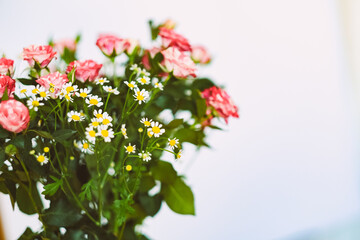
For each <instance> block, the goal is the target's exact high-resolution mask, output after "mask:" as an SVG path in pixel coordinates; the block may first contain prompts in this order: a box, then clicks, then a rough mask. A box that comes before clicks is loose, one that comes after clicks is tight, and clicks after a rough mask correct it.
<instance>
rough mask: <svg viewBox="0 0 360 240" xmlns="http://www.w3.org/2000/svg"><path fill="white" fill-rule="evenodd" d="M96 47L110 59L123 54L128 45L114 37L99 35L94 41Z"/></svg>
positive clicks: (126, 42) (123, 40)
mask: <svg viewBox="0 0 360 240" xmlns="http://www.w3.org/2000/svg"><path fill="white" fill-rule="evenodd" d="M96 46H98V47H99V48H100V50H101V51H102V52H103V53H104V54H105V55H106V56H108V57H110V56H117V55H119V54H121V53H122V52H124V51H125V50H126V49H127V48H128V47H129V46H130V43H129V42H128V41H127V40H125V39H122V38H119V37H116V36H114V35H107V34H103V35H100V37H99V38H98V40H97V41H96Z"/></svg>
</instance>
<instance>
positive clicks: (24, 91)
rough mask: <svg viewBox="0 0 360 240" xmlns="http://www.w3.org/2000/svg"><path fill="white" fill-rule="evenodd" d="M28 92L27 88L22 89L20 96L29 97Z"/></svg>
mask: <svg viewBox="0 0 360 240" xmlns="http://www.w3.org/2000/svg"><path fill="white" fill-rule="evenodd" d="M26 93H27V89H26V88H23V89H20V96H19V97H21V98H24V97H28V96H27V94H26Z"/></svg>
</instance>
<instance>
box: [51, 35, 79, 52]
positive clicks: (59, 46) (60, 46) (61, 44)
mask: <svg viewBox="0 0 360 240" xmlns="http://www.w3.org/2000/svg"><path fill="white" fill-rule="evenodd" d="M65 48H67V49H68V50H69V51H70V52H75V51H76V41H75V40H74V39H71V38H69V39H63V40H60V41H56V42H54V49H55V50H56V51H57V52H58V53H60V55H63V53H64V50H65Z"/></svg>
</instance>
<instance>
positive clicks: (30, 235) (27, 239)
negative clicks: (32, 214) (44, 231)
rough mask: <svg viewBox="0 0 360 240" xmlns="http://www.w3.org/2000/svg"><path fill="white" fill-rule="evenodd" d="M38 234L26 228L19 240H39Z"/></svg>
mask: <svg viewBox="0 0 360 240" xmlns="http://www.w3.org/2000/svg"><path fill="white" fill-rule="evenodd" d="M37 235H38V234H36V233H34V232H33V231H32V230H31V228H29V227H28V228H26V229H25V231H24V232H23V234H21V236H20V237H19V238H18V240H34V239H37V238H36V236H37Z"/></svg>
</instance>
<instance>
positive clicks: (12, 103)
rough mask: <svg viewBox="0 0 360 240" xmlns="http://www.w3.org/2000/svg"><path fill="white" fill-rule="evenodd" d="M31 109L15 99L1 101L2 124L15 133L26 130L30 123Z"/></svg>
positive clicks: (0, 115)
mask: <svg viewBox="0 0 360 240" xmlns="http://www.w3.org/2000/svg"><path fill="white" fill-rule="evenodd" d="M29 121H30V115H29V109H28V108H27V107H26V106H25V105H24V104H23V103H21V102H19V101H16V100H15V99H9V100H7V101H2V102H0V125H1V126H2V127H3V128H4V129H6V130H8V131H10V132H14V133H19V132H21V131H23V130H25V129H26V128H27V126H28V124H29Z"/></svg>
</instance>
